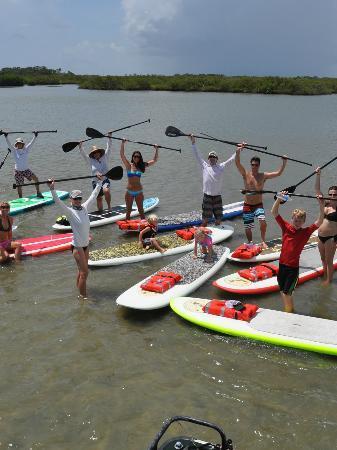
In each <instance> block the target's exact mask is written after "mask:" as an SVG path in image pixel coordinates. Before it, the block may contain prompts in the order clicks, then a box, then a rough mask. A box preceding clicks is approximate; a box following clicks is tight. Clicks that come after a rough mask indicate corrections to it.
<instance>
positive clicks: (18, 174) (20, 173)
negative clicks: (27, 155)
mask: <svg viewBox="0 0 337 450" xmlns="http://www.w3.org/2000/svg"><path fill="white" fill-rule="evenodd" d="M34 176H35V175H34V173H33V172H32V171H31V170H30V169H27V170H15V171H14V178H15V183H16V184H18V185H21V184H23V183H24V182H25V178H27V180H28V181H31V180H32V178H33V177H34Z"/></svg>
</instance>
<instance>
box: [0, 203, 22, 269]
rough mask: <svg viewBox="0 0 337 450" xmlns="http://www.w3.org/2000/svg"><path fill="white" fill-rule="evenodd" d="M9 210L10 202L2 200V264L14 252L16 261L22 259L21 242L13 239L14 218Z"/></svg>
mask: <svg viewBox="0 0 337 450" xmlns="http://www.w3.org/2000/svg"><path fill="white" fill-rule="evenodd" d="M9 211H10V204H9V203H8V202H0V264H2V263H4V262H7V261H8V260H9V255H10V253H14V258H15V261H20V259H21V244H20V242H17V241H13V236H12V230H13V219H12V217H10V215H9Z"/></svg>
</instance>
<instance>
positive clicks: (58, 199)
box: [48, 179, 72, 214]
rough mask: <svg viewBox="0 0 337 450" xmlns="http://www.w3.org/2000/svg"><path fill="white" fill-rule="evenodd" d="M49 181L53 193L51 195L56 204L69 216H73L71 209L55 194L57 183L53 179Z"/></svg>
mask: <svg viewBox="0 0 337 450" xmlns="http://www.w3.org/2000/svg"><path fill="white" fill-rule="evenodd" d="M48 181H49V183H48V184H49V189H50V192H51V195H52V196H53V199H54V202H55V203H56V204H57V205H58V206H60V207H61V208H62V209H63V210H64V211H65V212H66V213H67V214H72V210H71V208H69V207H68V206H67V205H65V204H64V203H63V201H62V200H61V199H60V198H59V196H58V195H57V194H56V192H55V182H54V180H53V179H50V180H48Z"/></svg>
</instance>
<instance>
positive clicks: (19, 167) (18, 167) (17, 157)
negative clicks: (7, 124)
mask: <svg viewBox="0 0 337 450" xmlns="http://www.w3.org/2000/svg"><path fill="white" fill-rule="evenodd" d="M3 134H4V136H5V138H6V142H7V145H8V149H9V150H10V151H11V154H12V156H13V158H14V161H15V170H14V178H15V183H16V185H17V190H18V195H19V198H21V197H22V187H21V184H23V183H24V182H25V178H27V180H29V181H31V180H33V181H34V182H35V183H38V182H39V179H38V178H37V176H36V175H35V174H34V173H33V172H32V171H31V170H30V169H29V167H28V154H29V151H30V148H31V146H32V144H33V143H34V141H35V139H36V138H37V135H38V134H39V133H38V132H37V131H34V137H33V139H32V140H31V141H30V142H29V143H28V144H26V145H25V143H24V141H23V139H22V138H18V139H16V141H15V144H14V145H12V144H11V143H10V142H9V139H8V135H7V133H5V132H3ZM35 188H36V197H38V198H43V195H42V194H41V192H40V188H39V185H38V184H36V185H35Z"/></svg>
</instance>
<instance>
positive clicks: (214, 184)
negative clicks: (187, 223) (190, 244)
mask: <svg viewBox="0 0 337 450" xmlns="http://www.w3.org/2000/svg"><path fill="white" fill-rule="evenodd" d="M190 139H191V142H192V150H193V154H194V156H195V158H196V160H197V161H198V163H199V165H200V167H201V170H202V187H203V194H204V195H203V200H202V226H203V227H205V226H206V225H207V223H208V221H209V220H210V219H212V217H213V215H214V218H215V224H216V225H220V224H221V220H222V216H223V210H222V197H221V190H222V183H223V176H224V170H225V168H226V167H228V166H229V165H230V164H232V163H233V161H234V158H235V153H233V155H232V156H231V157H230V158H228V159H227V161H224V162H222V163H218V155H217V154H216V153H215V152H213V151H212V152H209V154H208V161H205V160H204V159H203V158H202V156H201V154H200V152H199V150H198V148H197V146H196V145H195V137H194V136H193V134H190Z"/></svg>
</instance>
